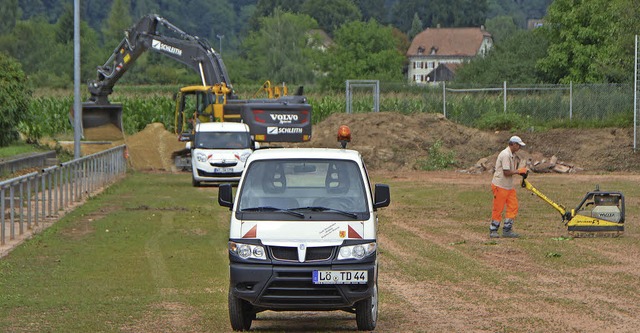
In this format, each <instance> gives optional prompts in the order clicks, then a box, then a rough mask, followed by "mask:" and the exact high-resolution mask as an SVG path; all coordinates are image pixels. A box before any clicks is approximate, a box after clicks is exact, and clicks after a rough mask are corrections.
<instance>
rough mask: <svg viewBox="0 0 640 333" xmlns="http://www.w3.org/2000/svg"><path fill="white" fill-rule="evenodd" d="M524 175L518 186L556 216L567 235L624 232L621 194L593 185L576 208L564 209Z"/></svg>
mask: <svg viewBox="0 0 640 333" xmlns="http://www.w3.org/2000/svg"><path fill="white" fill-rule="evenodd" d="M527 176H528V173H526V174H524V175H523V176H522V182H521V186H522V187H523V188H526V189H527V190H529V191H531V192H532V193H533V194H535V195H536V196H538V197H539V198H540V199H542V200H543V201H544V202H546V203H548V204H549V205H551V206H552V207H553V208H555V209H556V210H557V211H558V212H559V213H560V215H561V216H562V222H564V223H565V225H566V226H567V231H568V233H569V235H570V236H574V237H618V236H621V235H622V234H623V233H624V195H623V194H622V193H621V192H607V191H600V188H599V186H597V185H596V189H595V190H594V191H591V192H588V193H587V194H586V195H585V196H584V198H583V199H582V201H581V202H580V204H578V206H577V207H576V208H574V209H571V210H568V209H566V208H565V207H564V206H563V205H560V204H558V203H556V202H554V201H553V200H551V199H549V198H548V197H547V196H546V195H544V194H543V193H542V192H540V191H539V190H538V189H536V188H535V187H534V186H533V185H531V183H529V181H528V180H527Z"/></svg>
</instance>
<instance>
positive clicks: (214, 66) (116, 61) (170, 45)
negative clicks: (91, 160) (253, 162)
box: [72, 14, 311, 142]
mask: <svg viewBox="0 0 640 333" xmlns="http://www.w3.org/2000/svg"><path fill="white" fill-rule="evenodd" d="M160 28H162V31H161V29H160ZM124 35H125V36H124V39H123V40H122V41H121V42H120V44H119V45H118V47H116V48H115V50H114V51H113V53H112V54H111V56H110V57H109V59H108V60H107V61H106V62H105V64H104V65H102V66H98V67H97V78H96V79H95V80H91V81H89V83H88V86H89V93H90V94H91V96H90V97H89V100H88V101H87V102H84V103H83V104H82V112H81V114H82V121H81V124H82V131H83V137H85V135H86V134H87V133H86V132H87V131H88V130H90V129H96V128H100V127H103V126H110V127H115V128H116V129H117V130H118V131H119V133H123V125H122V109H123V108H122V105H121V104H112V103H111V102H110V101H109V95H111V93H113V87H114V86H115V84H116V83H117V82H118V80H119V79H120V78H121V77H122V76H123V75H124V74H125V73H126V72H127V71H128V70H129V69H130V68H131V66H133V64H134V63H135V61H136V59H138V57H140V55H142V54H143V53H144V52H146V51H148V50H150V51H154V52H158V53H160V54H162V55H165V56H167V57H169V58H172V59H174V60H176V61H178V62H180V63H183V64H185V65H186V66H188V67H190V68H191V69H193V70H194V71H195V72H196V73H197V74H198V75H199V76H200V79H201V82H199V83H200V85H191V86H186V87H183V88H181V89H180V91H179V92H178V93H177V94H176V98H175V101H176V105H175V124H174V125H175V127H174V128H175V132H176V134H183V133H189V132H191V133H192V131H193V128H194V127H195V126H194V125H195V124H196V123H197V122H210V121H221V122H243V123H246V124H247V125H248V126H249V129H250V132H251V134H252V136H253V138H254V140H255V141H257V142H304V141H309V140H310V139H311V106H310V105H309V104H308V101H307V98H306V97H305V96H304V95H303V89H302V87H300V88H299V89H298V91H297V92H296V94H295V95H292V96H289V95H288V94H287V90H286V88H284V87H283V88H280V87H279V86H276V87H272V86H271V82H270V81H267V82H265V83H264V84H263V86H262V89H264V91H265V92H266V93H267V96H266V98H252V99H246V100H242V99H238V97H237V95H236V94H235V92H234V89H233V85H232V84H231V80H230V78H229V74H228V73H227V70H226V68H225V65H224V63H223V61H222V58H221V56H220V54H219V53H217V52H216V51H215V50H214V49H213V47H211V45H210V44H209V42H208V41H207V40H206V39H203V38H199V37H197V36H192V35H189V34H187V33H186V32H184V31H182V30H181V29H179V28H178V27H176V26H175V25H173V24H171V23H170V22H169V21H167V20H166V19H164V18H162V17H160V16H158V15H155V14H150V15H146V16H143V17H142V18H141V19H140V20H139V21H138V22H137V23H135V24H134V25H133V26H132V27H131V28H129V29H128V30H126V31H125V33H124ZM276 88H277V89H276ZM130 112H135V111H134V110H131V111H130ZM72 115H73V113H72ZM97 132H98V133H100V131H97ZM98 136H99V134H98ZM122 136H123V137H124V135H122ZM91 139H94V140H100V138H96V137H95V136H94V137H93V138H91Z"/></svg>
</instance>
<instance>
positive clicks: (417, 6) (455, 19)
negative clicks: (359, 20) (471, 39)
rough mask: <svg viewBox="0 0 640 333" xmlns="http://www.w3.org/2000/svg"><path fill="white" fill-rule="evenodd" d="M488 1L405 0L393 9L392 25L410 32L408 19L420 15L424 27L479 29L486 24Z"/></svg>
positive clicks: (397, 3)
mask: <svg viewBox="0 0 640 333" xmlns="http://www.w3.org/2000/svg"><path fill="white" fill-rule="evenodd" d="M487 10H488V6H487V0H404V1H398V2H396V3H395V5H394V6H393V7H392V9H391V12H392V17H393V19H392V22H391V23H392V24H393V25H394V26H396V27H398V29H400V30H402V31H405V32H408V31H409V30H410V29H411V24H412V22H411V21H409V20H407V17H413V16H414V14H418V16H419V17H420V19H421V20H422V22H423V26H424V27H434V26H436V25H438V24H439V25H440V26H442V27H478V26H480V25H482V24H484V21H485V18H486V13H487Z"/></svg>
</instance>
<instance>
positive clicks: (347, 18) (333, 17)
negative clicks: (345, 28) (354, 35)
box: [300, 0, 362, 36]
mask: <svg viewBox="0 0 640 333" xmlns="http://www.w3.org/2000/svg"><path fill="white" fill-rule="evenodd" d="M300 12H301V13H302V14H307V15H309V16H311V17H313V18H314V19H315V20H316V21H317V22H318V25H319V26H320V29H322V30H324V31H325V32H326V33H327V34H329V36H333V32H334V31H335V30H336V29H338V28H339V27H340V26H341V25H343V24H345V23H347V22H351V21H359V20H360V18H361V17H362V13H360V9H358V7H357V6H356V5H355V4H354V3H353V2H352V1H351V0H306V1H305V2H304V4H303V5H302V6H301V8H300Z"/></svg>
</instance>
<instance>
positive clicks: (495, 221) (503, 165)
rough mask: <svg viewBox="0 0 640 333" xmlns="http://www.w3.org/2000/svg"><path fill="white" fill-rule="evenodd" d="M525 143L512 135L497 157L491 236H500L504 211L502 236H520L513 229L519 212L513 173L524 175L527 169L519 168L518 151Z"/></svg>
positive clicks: (490, 227)
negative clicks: (499, 230) (499, 231)
mask: <svg viewBox="0 0 640 333" xmlns="http://www.w3.org/2000/svg"><path fill="white" fill-rule="evenodd" d="M524 146H525V143H524V142H522V139H520V137H518V136H515V135H514V136H512V137H511V138H510V139H509V145H508V146H507V148H505V149H504V150H503V151H501V152H500V154H498V158H497V159H496V166H495V171H494V173H493V179H492V180H491V190H492V191H493V211H492V214H491V225H490V226H489V237H490V238H498V237H500V234H498V229H500V221H501V219H502V212H503V210H504V208H505V206H506V207H507V209H506V212H505V219H504V226H503V227H502V237H508V238H517V237H520V235H518V234H517V233H515V232H514V231H513V222H514V220H515V218H516V215H517V214H518V198H517V197H516V189H515V187H514V185H513V175H524V174H526V173H527V169H526V168H524V167H522V168H518V161H519V158H518V157H517V155H516V153H517V152H518V151H519V150H520V148H521V147H524Z"/></svg>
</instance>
